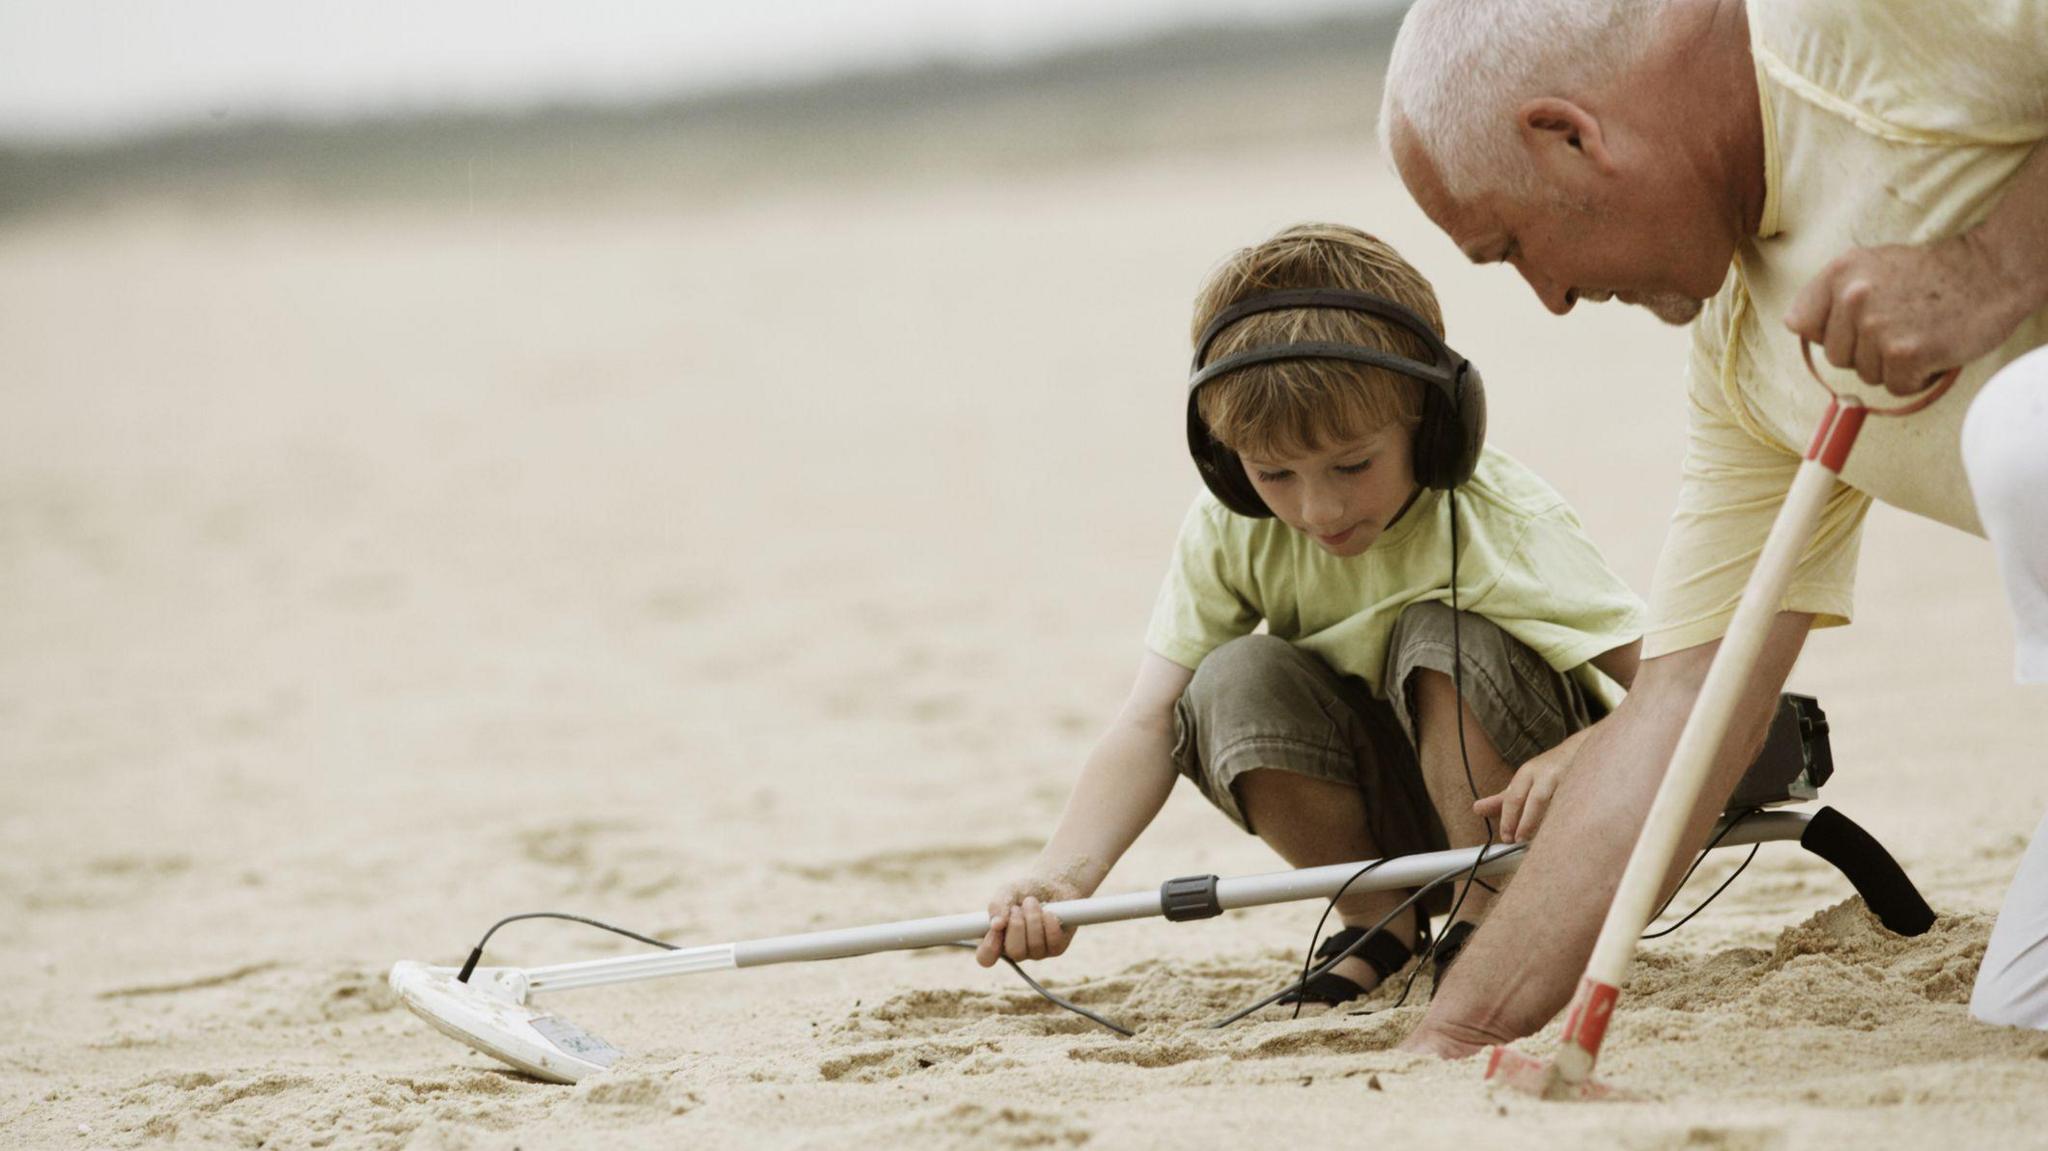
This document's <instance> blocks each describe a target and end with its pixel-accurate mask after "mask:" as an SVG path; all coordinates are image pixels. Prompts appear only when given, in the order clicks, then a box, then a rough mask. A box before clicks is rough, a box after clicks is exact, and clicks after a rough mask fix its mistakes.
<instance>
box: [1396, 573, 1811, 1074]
mask: <svg viewBox="0 0 2048 1151" xmlns="http://www.w3.org/2000/svg"><path fill="white" fill-rule="evenodd" d="M1811 621H1812V617H1810V616H1806V615H1800V614H1793V613H1785V614H1781V615H1779V616H1778V617H1777V620H1776V621H1775V622H1774V623H1773V624H1772V628H1771V634H1770V638H1769V639H1768V640H1766V641H1765V646H1764V653H1763V656H1762V658H1761V660H1760V661H1759V665H1758V667H1757V669H1756V671H1755V673H1754V674H1753V675H1752V677H1751V680H1750V683H1749V684H1748V686H1747V687H1746V688H1745V690H1744V695H1743V700H1742V703H1741V705H1740V706H1739V707H1738V709H1737V712H1736V716H1737V718H1736V730H1734V731H1732V732H1730V733H1729V738H1727V739H1726V740H1724V741H1723V743H1722V747H1721V752H1720V754H1719V756H1718V757H1717V759H1716V763H1715V767H1714V773H1713V779H1712V781H1711V783H1710V785H1709V786H1708V788H1707V794H1706V795H1705V796H1703V797H1702V802H1701V803H1700V804H1699V805H1698V806H1697V808H1696V809H1695V811H1694V813H1693V817H1692V819H1691V822H1690V823H1689V825H1688V828H1687V832H1688V834H1687V837H1686V844H1685V847H1684V848H1683V850H1682V851H1681V852H1680V853H1679V855H1677V856H1675V857H1674V859H1673V860H1672V863H1673V864H1674V865H1675V864H1676V862H1677V860H1679V859H1682V858H1685V857H1687V856H1690V855H1691V854H1692V853H1693V852H1694V851H1697V850H1698V849H1699V848H1700V846H1701V845H1703V844H1704V843H1705V840H1706V836H1707V834H1708V831H1709V830H1710V829H1711V828H1712V826H1713V823H1714V818H1715V816H1716V815H1717V814H1718V813H1719V812H1720V810H1721V806H1722V804H1723V803H1725V802H1726V800H1727V797H1728V795H1729V793H1730V792H1732V791H1733V790H1734V787H1735V784H1736V782H1737V781H1739V780H1740V779H1741V777H1742V773H1743V771H1744V770H1745V769H1746V768H1747V767H1748V765H1749V763H1750V761H1751V759H1752V758H1754V756H1755V754H1756V749H1757V747H1758V745H1759V744H1761V743H1762V740H1763V735H1764V732H1765V730H1766V729H1767V728H1768V725H1769V722H1770V716H1771V709H1772V705H1773V704H1774V703H1775V701H1776V699H1777V695H1778V691H1779V689H1780V688H1781V687H1782V686H1783V684H1784V682H1785V677H1786V676H1787V675H1788V674H1789V673H1790V672H1791V669H1792V663H1793V661H1794V660H1795V659H1796V658H1797V657H1798V654H1799V647H1800V643H1801V641H1802V640H1803V639H1804V636H1805V634H1806V629H1807V627H1808V626H1809V625H1810V623H1811ZM1718 647H1719V645H1718V644H1713V645H1707V646H1704V647H1700V648H1693V649H1690V650H1688V651H1683V652H1675V653H1673V654H1671V655H1667V656H1664V657H1661V658H1659V659H1655V660H1650V661H1648V662H1647V663H1645V664H1644V665H1643V670H1642V675H1641V677H1640V678H1639V680H1638V682H1637V685H1636V687H1635V689H1634V690H1632V691H1631V692H1630V693H1629V696H1628V699H1627V701H1626V702H1624V703H1623V705H1622V706H1621V708H1620V709H1618V710H1617V711H1616V712H1615V714H1614V715H1612V716H1610V717H1609V718H1607V719H1606V720H1603V721H1602V722H1601V723H1600V724H1598V725H1596V727H1595V728H1594V730H1593V732H1592V733H1591V734H1590V735H1588V736H1587V737H1586V740H1585V742H1584V743H1583V744H1582V745H1581V746H1580V747H1579V749H1578V752H1577V756H1576V758H1575V759H1574V761H1573V765H1572V768H1571V771H1570V774H1569V775H1567V776H1566V778H1565V781H1564V783H1563V785H1562V786H1561V787H1560V788H1559V790H1558V794H1557V799H1556V802H1555V804H1554V810H1553V811H1552V812H1551V813H1550V815H1549V816H1548V817H1547V819H1546V820H1545V822H1544V823H1543V826H1542V829H1541V831H1540V832H1539V833H1538V835H1537V837H1536V842H1535V844H1534V845H1533V846H1532V847H1531V849H1530V853H1529V859H1528V862H1526V863H1524V864H1523V865H1522V867H1521V869H1520V870H1519V871H1518V872H1517V873H1516V876H1515V882H1514V884H1513V886H1511V887H1510V888H1509V889H1508V890H1507V892H1506V893H1505V894H1504V895H1503V897H1502V898H1501V900H1500V902H1499V903H1498V904H1497V905H1496V906H1495V907H1494V909H1493V912H1492V914H1490V915H1489V916H1488V917H1487V920H1486V923H1485V924H1484V925H1483V926H1482V927H1481V928H1480V930H1479V932H1478V933H1477V934H1476V935H1474V936H1473V937H1472V942H1471V944H1470V945H1468V946H1467V947H1466V948H1465V950H1464V951H1463V952H1462V953H1461V954H1460V955H1459V957H1458V962H1457V964H1456V965H1455V966H1454V967H1452V968H1451V972H1450V974H1449V976H1448V977H1447V978H1446V980H1445V983H1444V986H1443V987H1442V988H1441V989H1440V990H1439V991H1438V992H1437V993H1436V996H1435V998H1434V999H1433V1000H1432V1001H1431V1004H1430V1010H1429V1014H1428V1016H1426V1017H1425V1018H1424V1020H1423V1022H1422V1025H1421V1026H1420V1027H1419V1028H1417V1029H1416V1032H1415V1034H1414V1035H1412V1036H1410V1037H1409V1040H1408V1043H1407V1044H1406V1046H1408V1047H1409V1048H1410V1049H1412V1050H1422V1051H1430V1052H1433V1053H1435V1054H1438V1055H1445V1056H1463V1055H1468V1054H1471V1053H1472V1052H1474V1051H1477V1050H1478V1049H1479V1048H1480V1047H1482V1046H1484V1045H1485V1044H1488V1043H1504V1042H1508V1041H1510V1040H1513V1039H1518V1038H1520V1037H1522V1036H1524V1035H1527V1034H1529V1033H1531V1032H1533V1031H1536V1030H1537V1029H1538V1028H1541V1027H1542V1026H1543V1025H1544V1024H1545V1023H1547V1022H1549V1020H1550V1019H1551V1017H1552V1016H1554V1015H1556V1014H1557V1012H1558V1010H1559V1009H1561V1008H1562V1007H1563V1006H1564V1005H1565V1003H1566V1002H1567V1001H1568V1000H1569V999H1570V998H1571V994H1572V989H1573V987H1574V986H1575V985H1576V984H1577V982H1578V978H1579V975H1580V974H1581V972H1583V970H1584V969H1585V965H1586V960H1587V957H1588V956H1590V955H1591V954H1592V950H1593V940H1594V939H1595V938H1596V937H1597V936H1598V934H1599V931H1600V924H1601V920H1602V919H1603V918H1604V917H1605V916H1606V913H1607V906H1608V904H1609V903H1611V902H1613V900H1614V892H1615V888H1616V887H1617V886H1618V885H1619V884H1620V882H1621V872H1622V869H1623V868H1624V867H1625V866H1626V864H1627V862H1628V857H1629V853H1630V851H1631V850H1632V849H1633V848H1634V846H1635V841H1636V836H1637V834H1638V833H1639V832H1640V831H1641V829H1642V825H1643V820H1644V818H1645V817H1646V816H1647V815H1648V813H1649V809H1650V803H1651V800H1652V799H1654V798H1655V796H1656V792H1657V785H1658V783H1659V782H1660V781H1661V780H1662V778H1663V775H1664V769H1665V767H1666V766H1667V765H1668V764H1669V763H1670V761H1671V752H1672V749H1673V748H1674V747H1676V746H1677V743H1678V736H1679V732H1680V731H1681V730H1682V729H1683V728H1684V726H1685V719H1686V717H1687V716H1688V715H1689V714H1691V711H1692V706H1693V702H1694V700H1695V699H1696V698H1697V697H1698V694H1699V686H1700V683H1701V681H1702V680H1703V679H1704V678H1705V675H1706V668H1707V665H1708V663H1709V662H1710V661H1711V659H1712V656H1713V653H1714V651H1715V650H1717V649H1718ZM1676 873H1677V868H1676V867H1675V866H1673V867H1671V868H1670V870H1669V871H1668V872H1667V875H1668V876H1669V878H1668V879H1667V883H1668V882H1670V881H1672V880H1675V879H1676Z"/></svg>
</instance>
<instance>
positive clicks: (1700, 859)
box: [1642, 807, 1763, 939]
mask: <svg viewBox="0 0 2048 1151" xmlns="http://www.w3.org/2000/svg"><path fill="white" fill-rule="evenodd" d="M1762 811H1763V808H1761V807H1752V808H1748V809H1746V810H1744V811H1743V812H1742V814H1740V815H1738V816H1736V817H1735V818H1734V819H1731V820H1729V821H1728V822H1727V823H1726V824H1725V825H1724V826H1723V827H1722V828H1721V830H1720V831H1718V832H1715V833H1714V838H1712V839H1710V840H1708V841H1707V845H1706V846H1705V847H1702V848H1700V853H1699V855H1697V856H1695V857H1694V858H1693V861H1692V866H1691V867H1688V868H1686V869H1685V874H1684V875H1683V876H1681V877H1680V878H1679V880H1678V886H1677V887H1674V888H1672V889H1671V894H1670V895H1667V896H1665V897H1664V902H1663V903H1662V904H1661V905H1659V906H1658V908H1657V910H1656V913H1655V914H1653V915H1651V916H1650V922H1651V923H1655V922H1657V917H1658V916H1660V915H1663V914H1664V913H1665V912H1666V911H1668V910H1670V908H1671V904H1672V901H1674V900H1676V899H1677V898H1678V893H1679V892H1681V891H1684V890H1685V885H1686V884H1687V883H1690V882H1692V873H1693V872H1695V871H1698V870H1699V869H1700V864H1702V863H1705V862H1706V860H1707V853H1708V852H1710V851H1712V850H1714V849H1715V848H1716V847H1719V846H1721V841H1722V840H1724V839H1726V838H1728V833H1729V832H1731V831H1734V830H1735V829H1736V828H1737V827H1740V826H1741V825H1742V821H1743V820H1745V819H1748V818H1749V817H1750V816H1752V815H1757V814H1760V813H1761V812H1762ZM1762 846H1763V844H1761V843H1753V844H1751V845H1750V848H1749V856H1748V857H1747V858H1745V859H1744V860H1743V861H1742V863H1741V865H1740V866H1738V867H1737V868H1736V869H1735V870H1734V871H1732V872H1730V873H1729V875H1728V878H1726V879H1724V880H1722V881H1721V886H1719V887H1716V888H1715V889H1714V890H1713V893H1712V894H1710V895H1708V896H1707V897H1706V898H1705V899H1702V900H1700V905H1699V906H1698V907H1695V908H1693V909H1692V910H1691V911H1688V912H1686V913H1685V918H1684V919H1681V920H1679V921H1678V922H1677V923H1674V924H1672V925H1671V926H1669V927H1667V928H1665V929H1664V930H1662V931H1653V932H1650V933H1648V934H1646V935H1644V936H1642V938H1643V939H1661V938H1663V937H1664V936H1666V935H1669V934H1671V933H1672V932H1674V931H1676V930H1678V929H1679V928H1681V927H1684V926H1685V925H1686V924H1687V923H1688V922H1690V921H1691V920H1692V917H1693V916H1695V915H1698V914H1699V913H1700V912H1702V911H1705V910H1706V909H1707V904H1709V903H1712V902H1714V900H1716V899H1718V898H1720V896H1721V893H1722V892H1724V891H1726V890H1728V885H1729V884H1731V883H1734V882H1735V879H1736V877H1737V876H1739V875H1741V874H1742V873H1743V872H1744V871H1745V870H1747V869H1748V867H1749V862H1750V860H1752V859H1755V858H1756V853H1757V849H1758V848H1760V847H1762Z"/></svg>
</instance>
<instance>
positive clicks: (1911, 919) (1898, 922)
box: [1799, 807, 1934, 935]
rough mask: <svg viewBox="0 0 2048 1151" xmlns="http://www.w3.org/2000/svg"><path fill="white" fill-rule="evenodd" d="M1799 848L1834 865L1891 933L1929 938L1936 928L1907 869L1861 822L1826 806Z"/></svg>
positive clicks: (1810, 823) (1801, 838)
mask: <svg viewBox="0 0 2048 1151" xmlns="http://www.w3.org/2000/svg"><path fill="white" fill-rule="evenodd" d="M1799 846H1801V847H1803V848H1805V849H1806V850H1808V851H1811V852H1812V853H1814V854H1815V855H1818V856H1820V857H1821V858H1822V859H1825V860H1827V861H1828V862H1829V863H1832V864H1834V865H1835V868H1836V869H1837V870H1839V871H1840V872H1841V873H1842V874H1843V875H1844V876H1846V877H1847V878H1848V880H1849V883H1850V885H1851V886H1853V887H1854V888H1855V889H1856V894H1858V895H1861V896H1862V897H1863V902H1864V903H1866V904H1868V905H1869V907H1870V910H1871V913H1872V914H1874V915H1876V916H1877V918H1878V921H1879V922H1881V923H1883V924H1884V925H1885V928H1886V929H1887V930H1889V931H1891V932H1893V933H1894V934H1897V935H1924V934H1926V932H1927V929H1928V928H1930V927H1933V926H1934V909H1933V908H1931V907H1929V906H1927V900H1925V899H1923V898H1921V896H1920V891H1919V889H1918V888H1916V887H1914V886H1913V881H1912V880H1911V879H1909V878H1907V876H1906V871H1905V869H1904V868H1902V867H1900V866H1899V862H1898V860H1896V859H1893V858H1892V853H1891V852H1889V851H1886V850H1885V849H1884V845H1883V844H1881V843H1879V842H1878V841H1877V840H1876V839H1874V838H1872V836H1871V834H1870V833H1869V832H1867V831H1865V830H1863V829H1862V828H1861V827H1858V826H1857V825H1856V821H1855V820H1853V819H1850V818H1849V817H1848V816H1846V815H1843V814H1842V813H1841V812H1839V811H1836V810H1835V809H1834V808H1832V807H1823V808H1821V809H1820V810H1819V811H1816V812H1814V813H1813V818H1812V819H1810V820H1808V821H1807V824H1806V830H1805V831H1804V832H1801V833H1800V836H1799Z"/></svg>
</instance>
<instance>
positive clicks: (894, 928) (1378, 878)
mask: <svg viewBox="0 0 2048 1151" xmlns="http://www.w3.org/2000/svg"><path fill="white" fill-rule="evenodd" d="M1808 818H1809V817H1808V816H1807V814H1806V813H1805V812H1794V811H1778V812H1770V813H1768V814H1765V815H1760V816H1752V817H1750V818H1749V819H1745V820H1743V821H1742V822H1741V823H1739V824H1737V825H1736V826H1735V827H1734V828H1733V829H1732V830H1730V831H1729V832H1728V834H1727V835H1726V836H1725V837H1724V838H1723V839H1722V840H1721V841H1720V845H1721V846H1723V847H1739V846H1745V845H1748V844H1752V843H1765V842H1769V841H1773V840H1796V839H1798V838H1799V836H1800V834H1801V833H1802V832H1803V831H1804V830H1805V829H1806V822H1807V819H1808ZM1479 851H1480V849H1479V848H1476V847H1474V848H1461V849H1456V850H1451V851H1433V852H1428V853H1425V854H1420V855H1406V856H1401V857H1399V858H1397V859H1389V860H1386V861H1385V862H1382V863H1379V864H1378V865H1377V866H1375V867H1373V869H1372V870H1371V871H1369V872H1367V873H1366V874H1365V875H1363V876H1360V877H1359V878H1358V879H1357V880H1355V881H1354V882H1352V883H1351V885H1350V887H1349V888H1347V889H1346V890H1349V891H1388V890H1397V889H1400V888H1410V887H1420V886H1422V885H1423V884H1425V883H1428V882H1429V881H1431V880H1433V879H1436V878H1438V877H1440V876H1443V875H1445V874H1447V873H1456V872H1464V871H1467V870H1469V869H1470V868H1471V867H1472V864H1473V863H1474V861H1476V860H1478V859H1479ZM1521 861H1522V851H1521V849H1520V848H1518V847H1510V846H1505V845H1501V844H1496V845H1494V847H1492V848H1491V849H1490V850H1488V851H1487V853H1486V859H1485V861H1484V862H1481V863H1480V864H1479V872H1478V874H1479V876H1480V877H1481V878H1486V877H1488V876H1494V875H1503V874H1506V873H1507V872H1510V871H1513V870H1514V869H1515V868H1516V867H1517V866H1518V865H1519V864H1520V863H1521ZM1366 866H1367V863H1365V862H1361V863H1337V864H1331V865H1329V866H1326V867H1311V868H1304V869H1302V870H1299V871H1282V872H1274V873H1272V874H1268V875H1248V876H1240V877H1237V878H1233V879H1219V880H1217V881H1216V904H1217V906H1218V907H1219V908H1221V909H1222V910H1225V911H1230V910H1235V909H1238V908H1244V907H1263V906H1265V905H1267V904H1273V903H1290V902H1294V901H1296V900H1303V899H1328V898H1330V897H1331V896H1333V895H1335V894H1336V893H1337V890H1338V889H1339V888H1341V887H1344V885H1345V881H1347V880H1351V879H1352V877H1353V876H1354V875H1357V874H1358V872H1359V870H1360V869H1361V868H1364V867H1366ZM1046 909H1047V910H1048V911H1051V912H1052V913H1053V914H1054V915H1057V916H1059V918H1060V922H1061V923H1063V924H1065V925H1066V926H1068V927H1088V926H1092V925H1095V924H1101V923H1115V922H1119V921H1122V920H1129V919H1144V918H1147V917H1151V916H1157V915H1161V914H1164V912H1163V909H1162V906H1161V900H1160V893H1159V891H1158V890H1157V889H1154V890H1151V891H1134V892H1130V893H1127V894H1123V895H1105V896H1095V897H1093V898H1089V899H1071V900H1066V901H1063V902H1060V903H1053V904H1048V905H1047V907H1046ZM987 931H988V914H987V913H986V912H970V913H968V914H965V915H945V916H938V917H935V918H931V919H911V920H905V921H902V922H899V923H882V924H875V925H872V926H867V927H847V928H839V929H836V930H831V931H814V932H809V933H806V934H803V935H783V936H776V937H773V938H769V939H756V940H749V941H744V942H740V943H721V944H714V945H709V946H704V947H688V948H682V949H680V950H676V951H657V952H653V953H651V954H646V955H622V956H615V957H612V958H609V959H590V960H584V961H582V962H577V963H561V964H555V965H553V966H548V967H533V968H527V969H525V972H524V973H525V976H526V980H527V988H528V989H529V990H530V991H534V992H540V991H568V990H573V989H576V988H581V987H599V986H603V985H606V984H611V983H628V982H633V981H637V980H642V979H657V978H661V977H663V976H668V975H693V974H698V973H701V972H707V971H725V970H730V969H732V968H735V967H760V966H765V965H767V964H771V963H800V962H806V961H811V960H820V959H844V958H847V957H850V956H855V955H871V954H874V953H876V952H881V951H907V950H914V949H916V948H921V947H938V946H943V945H945V944H949V943H972V942H974V941H976V940H979V939H980V938H981V937H982V935H983V934H985V933H986V932H987Z"/></svg>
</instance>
